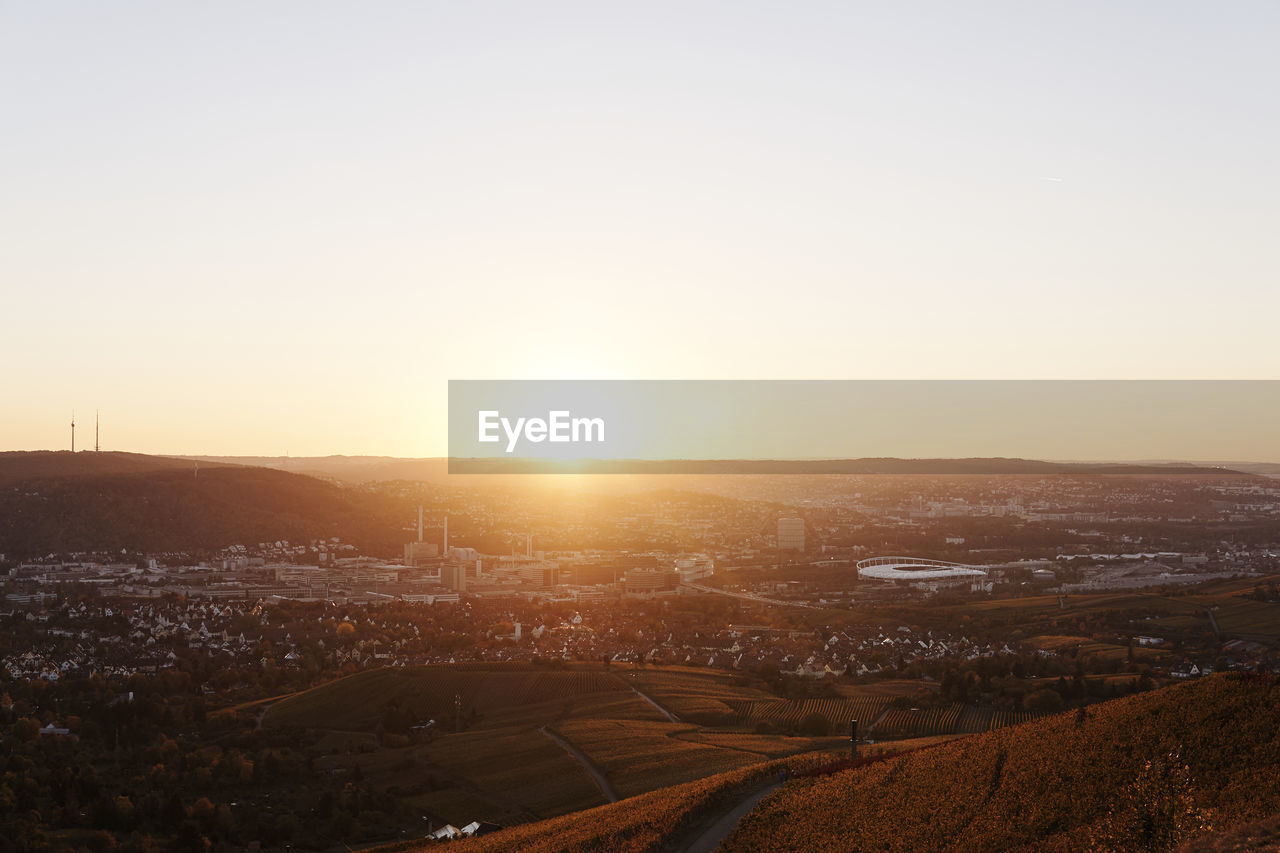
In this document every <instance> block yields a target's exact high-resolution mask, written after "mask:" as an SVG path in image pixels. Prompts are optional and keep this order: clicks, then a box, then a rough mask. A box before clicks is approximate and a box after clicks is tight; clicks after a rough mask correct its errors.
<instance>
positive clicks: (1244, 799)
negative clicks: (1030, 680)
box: [722, 675, 1280, 853]
mask: <svg viewBox="0 0 1280 853" xmlns="http://www.w3.org/2000/svg"><path fill="white" fill-rule="evenodd" d="M1277 809H1280V687H1277V682H1276V681H1275V680H1273V679H1265V680H1263V679H1257V680H1255V679H1242V678H1240V677H1239V676H1236V675H1227V676H1217V677H1213V678H1209V679H1205V680H1203V681H1199V682H1196V683H1192V684H1186V685H1180V686H1177V687H1173V688H1168V689H1165V690H1161V691H1157V692H1154V693H1149V694H1143V695H1140V696H1134V697H1131V698H1128V699H1122V700H1117V701H1114V702H1109V703H1105V704H1102V705H1096V706H1093V707H1092V708H1090V710H1089V715H1088V717H1087V719H1085V720H1083V721H1078V720H1077V719H1076V718H1075V716H1074V714H1071V713H1067V714H1062V715H1058V716H1056V717H1051V718H1047V719H1044V720H1040V721H1036V722H1032V723H1028V724H1025V725H1022V726H1017V727H1015V728H1012V729H1004V730H1001V731H998V732H992V733H990V734H986V735H979V736H975V737H971V738H966V739H964V740H961V741H955V742H952V743H948V744H945V745H942V746H939V747H935V748H932V749H929V750H925V751H921V752H917V753H914V754H911V755H907V756H904V757H903V758H901V759H898V760H895V761H890V762H885V763H882V764H879V765H876V766H872V767H866V768H860V769H855V770H849V771H846V772H843V773H840V774H837V775H834V776H831V777H827V778H819V779H812V780H799V781H797V782H795V783H793V784H790V785H788V786H786V787H785V788H784V789H783V790H782V791H780V792H778V793H777V794H776V795H774V796H772V797H770V798H769V799H767V800H766V801H765V802H764V803H762V804H761V806H760V808H758V809H757V810H756V811H755V812H754V813H752V814H750V815H748V816H747V818H746V819H744V820H743V822H742V823H741V824H740V825H739V827H738V829H737V831H736V832H735V833H734V834H733V835H732V836H731V837H730V838H729V839H728V840H727V842H726V844H725V846H724V847H723V848H722V849H724V850H726V851H737V853H752V851H763V850H780V849H792V850H799V849H803V850H820V851H845V850H863V851H871V850H886V851H889V850H893V851H896V850H963V851H979V850H981V851H986V850H1026V851H1031V850H1060V851H1075V850H1086V849H1093V850H1164V849H1168V848H1170V847H1172V846H1175V845H1177V844H1179V843H1181V842H1183V841H1186V840H1188V839H1191V838H1195V837H1196V836H1198V835H1202V834H1204V833H1206V832H1208V831H1210V830H1221V829H1226V828H1230V827H1234V826H1238V825H1240V824H1243V823H1246V822H1249V821H1255V820H1258V819H1260V818H1264V817H1266V816H1268V815H1271V814H1274V813H1275V812H1276V811H1277Z"/></svg>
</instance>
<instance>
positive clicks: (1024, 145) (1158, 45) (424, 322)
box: [0, 0, 1280, 456]
mask: <svg viewBox="0 0 1280 853" xmlns="http://www.w3.org/2000/svg"><path fill="white" fill-rule="evenodd" d="M1277 43H1280V4H1276V3H1273V2H1233V3H1230V4H1208V3H1187V2H1149V3H1101V2H1097V3H1059V4H1054V5H1050V4H1044V3H1025V2H1002V3H996V2H979V3H966V4H958V3H951V2H938V3H901V4H897V3H895V4H890V3H848V2H841V3H817V2H807V3H802V4H795V3H781V2H774V3H752V2H742V0H738V2H731V3H709V2H704V3H687V2H682V3H630V4H623V3H600V2H584V3H572V4H570V3H551V2H536V3H534V2H511V3H403V4H400V3H376V2H371V3H341V4H339V3H322V2H295V3H289V2H273V3H257V2H255V3H235V2H219V3H180V2H156V3H133V2H116V3H88V2H84V3H62V2H48V0H40V2H35V1H34V0H32V1H31V2H13V0H9V1H8V2H0V81H2V82H0V87H2V90H3V93H4V96H3V101H2V105H3V109H0V286H2V287H3V302H2V303H0V304H2V305H3V307H4V310H3V313H2V314H0V316H2V317H3V322H2V323H0V360H2V366H0V449H6V450H10V449H39V448H65V447H66V446H67V443H68V431H69V430H68V421H69V419H70V414H71V410H72V409H73V408H74V409H75V410H76V413H77V420H78V422H79V423H80V424H81V427H82V428H81V430H80V431H79V433H78V435H79V444H80V445H81V446H87V445H88V444H91V443H92V419H93V411H94V409H95V408H98V409H101V410H102V418H103V444H104V447H106V448H107V449H113V450H117V449H118V450H133V451H140V452H153V453H219V454H263V455H275V454H283V453H285V452H286V451H287V452H289V453H291V454H294V455H315V454H328V453H349V454H356V453H375V454H387V455H400V456H425V455H440V454H443V453H444V452H445V446H446V445H445V423H446V420H445V403H446V380H448V379H450V378H454V379H467V378H881V377H883V378H914V377H928V378H978V377H981V378H1003V377H1019V378H1029V377H1044V378H1064V377H1072V378H1111V377H1128V378H1207V377H1216V378H1277V377H1280V344H1278V342H1277V329H1278V327H1280V240H1277V239H1276V233H1277V230H1278V228H1277V226H1278V225H1280V222H1278V218H1277V215H1276V213H1277V198H1280V167H1278V166H1277V158H1276V154H1275V152H1277V151H1280V91H1277V90H1278V89H1280V51H1276V50H1275V45H1276V44H1277Z"/></svg>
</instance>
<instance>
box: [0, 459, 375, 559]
mask: <svg viewBox="0 0 1280 853" xmlns="http://www.w3.org/2000/svg"><path fill="white" fill-rule="evenodd" d="M398 521H399V516H398V515H397V514H396V512H395V507H394V506H393V505H392V503H391V502H390V501H389V500H387V499H385V498H379V497H378V496H375V495H370V494H366V493H363V492H357V491H354V490H351V489H347V488H344V487H342V486H339V485H336V484H334V483H330V482H326V481H324V480H320V479H316V478H314V477H310V476H305V475H302V474H294V473H289V472H285V471H277V470H274V469H271V468H263V467H252V466H245V465H235V464H229V463H211V462H201V463H200V464H199V466H198V469H197V466H196V464H195V462H194V461H192V460H188V459H175V458H170V457H163V456H147V455H143V454H136V453H114V452H104V453H95V452H81V453H76V454H72V453H70V452H67V451H62V452H53V451H38V452H33V453H12V452H10V453H0V553H3V554H6V555H10V556H18V557H22V556H36V555H40V554H47V553H51V552H52V553H76V552H88V551H114V552H126V553H127V552H137V551H143V552H163V551H191V550H201V549H216V548H222V547H225V546H227V545H228V544H233V543H237V542H239V543H256V542H262V541H276V540H280V539H287V540H290V541H294V542H297V541H306V540H309V539H318V538H328V537H331V536H341V537H342V538H343V539H344V540H346V541H352V542H355V543H356V544H359V545H361V546H363V547H367V548H368V549H369V550H370V551H372V552H375V553H378V552H385V553H393V552H394V550H395V548H396V545H397V542H396V540H397V539H398V532H399V531H398V524H397V522H398Z"/></svg>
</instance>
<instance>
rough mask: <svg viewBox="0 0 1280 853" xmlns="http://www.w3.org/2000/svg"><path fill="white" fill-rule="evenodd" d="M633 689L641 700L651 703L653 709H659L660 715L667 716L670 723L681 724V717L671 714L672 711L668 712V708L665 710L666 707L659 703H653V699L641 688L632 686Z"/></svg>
mask: <svg viewBox="0 0 1280 853" xmlns="http://www.w3.org/2000/svg"><path fill="white" fill-rule="evenodd" d="M631 689H632V690H634V691H635V692H636V695H637V696H639V697H640V698H641V699H643V700H644V701H646V702H648V703H649V704H650V705H652V706H653V707H655V708H657V709H658V713H660V714H662V715H663V716H665V717H666V718H667V719H668V720H670V721H671V722H673V723H678V722H680V718H679V717H677V716H676V715H675V714H673V713H671V712H670V711H668V710H667V709H666V708H664V707H662V706H661V705H659V704H658V703H657V702H655V701H653V698H652V697H650V696H649V695H648V694H646V693H642V692H640V688H639V687H636V686H634V685H632V687H631Z"/></svg>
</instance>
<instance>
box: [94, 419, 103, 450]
mask: <svg viewBox="0 0 1280 853" xmlns="http://www.w3.org/2000/svg"><path fill="white" fill-rule="evenodd" d="M101 450H102V448H101V447H99V446H98V410H97V409H94V410H93V452H94V453H98V452H100V451H101Z"/></svg>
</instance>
